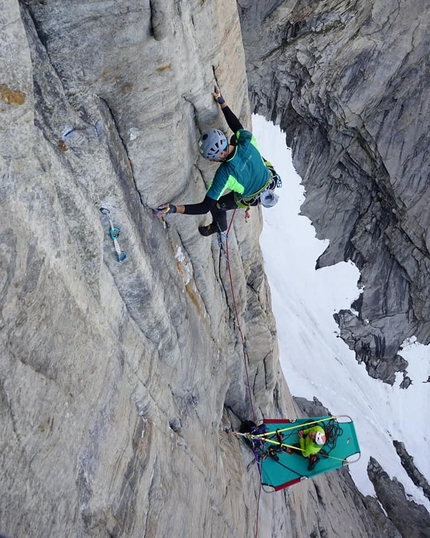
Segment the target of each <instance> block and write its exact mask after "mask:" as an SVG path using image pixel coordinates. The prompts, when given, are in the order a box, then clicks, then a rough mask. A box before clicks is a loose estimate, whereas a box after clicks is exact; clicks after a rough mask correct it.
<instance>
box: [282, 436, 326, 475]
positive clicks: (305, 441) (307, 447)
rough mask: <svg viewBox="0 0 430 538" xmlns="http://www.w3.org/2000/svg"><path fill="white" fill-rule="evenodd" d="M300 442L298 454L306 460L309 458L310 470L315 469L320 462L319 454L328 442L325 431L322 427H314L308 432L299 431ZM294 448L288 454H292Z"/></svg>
mask: <svg viewBox="0 0 430 538" xmlns="http://www.w3.org/2000/svg"><path fill="white" fill-rule="evenodd" d="M298 437H299V442H298V443H297V445H293V446H294V447H297V450H296V452H299V453H300V454H301V455H302V456H303V457H304V458H309V467H308V469H309V470H312V469H313V467H315V464H316V463H317V461H318V458H317V454H318V453H319V452H320V451H321V449H322V447H323V446H324V444H325V442H326V436H325V431H324V429H323V428H322V427H321V426H314V427H313V428H308V429H307V430H299V432H298ZM293 451H294V448H289V449H288V450H287V452H288V453H289V454H292V453H293Z"/></svg>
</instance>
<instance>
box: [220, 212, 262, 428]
mask: <svg viewBox="0 0 430 538" xmlns="http://www.w3.org/2000/svg"><path fill="white" fill-rule="evenodd" d="M235 215H236V209H235V210H234V211H233V216H232V217H231V221H230V224H229V226H228V229H227V232H226V235H225V255H226V258H227V268H228V276H229V279H230V289H231V296H232V299H233V309H234V315H235V317H236V323H237V328H238V330H239V334H240V338H241V340H242V348H243V362H244V364H245V373H246V384H247V386H248V393H249V401H250V404H251V410H252V416H253V417H254V422H256V421H257V415H256V413H255V409H254V403H253V400H252V391H251V384H250V381H249V373H248V360H249V358H248V351H247V349H246V341H245V336H244V335H243V331H242V327H241V325H240V320H239V314H238V311H237V303H236V296H235V294H234V286H233V277H232V274H231V266H230V257H229V252H228V235H229V233H230V230H231V227H232V225H233V220H234V217H235Z"/></svg>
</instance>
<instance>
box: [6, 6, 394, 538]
mask: <svg viewBox="0 0 430 538" xmlns="http://www.w3.org/2000/svg"><path fill="white" fill-rule="evenodd" d="M0 36H1V37H0V39H1V43H2V46H1V47H0V72H1V73H2V75H1V76H2V80H1V81H0V82H1V87H0V96H1V99H0V117H1V122H0V174H1V177H0V205H1V207H0V209H1V211H0V224H1V229H2V234H1V235H0V252H1V258H0V349H1V360H0V431H1V438H0V443H1V446H0V448H1V450H0V461H1V473H0V532H2V533H4V534H5V535H6V536H9V537H14V538H21V537H26V538H39V537H41V536H52V537H61V538H76V537H87V536H88V537H94V538H99V537H103V538H105V537H106V538H107V537H110V538H112V537H115V538H119V537H130V538H133V537H136V538H137V537H140V538H141V537H142V536H145V537H148V538H149V537H151V538H153V537H160V538H161V537H163V538H164V537H167V536H172V537H173V536H174V537H184V538H201V536H214V537H215V536H216V537H225V538H227V537H231V536H254V534H255V532H254V531H255V526H256V520H257V499H258V496H259V477H258V472H257V469H256V466H255V465H254V464H253V456H252V454H251V453H250V452H249V451H248V449H247V448H246V447H245V446H244V445H242V444H241V443H240V442H239V441H238V440H237V439H236V438H235V437H234V436H232V435H231V434H228V433H226V431H225V429H226V428H230V427H231V426H233V427H235V428H237V427H238V426H239V423H240V419H243V418H253V417H252V415H253V410H252V409H254V410H255V414H256V415H257V417H256V418H257V419H261V418H262V416H270V415H274V414H276V415H285V416H290V417H292V416H295V415H296V414H297V409H296V408H295V406H294V404H293V402H292V401H291V398H290V397H289V392H288V389H287V387H286V385H285V382H284V380H283V378H282V376H281V374H280V368H279V363H278V355H277V347H276V329H275V322H274V319H273V316H272V313H271V304H270V290H269V288H268V285H267V281H266V277H265V274H264V265H263V260H262V256H261V252H260V249H259V245H258V237H259V233H260V231H261V216H260V214H259V212H258V210H256V209H252V210H251V220H250V222H249V223H247V224H245V222H244V220H243V215H242V214H238V215H237V216H236V218H235V221H234V225H233V227H232V230H231V233H230V238H229V244H230V250H229V262H230V265H231V271H232V275H233V285H234V291H235V297H236V302H237V309H238V316H236V312H234V309H233V306H232V305H233V302H232V284H231V282H230V280H229V277H228V272H227V265H226V263H227V262H226V256H225V253H224V252H223V251H221V250H220V248H219V246H218V244H217V241H216V239H215V238H211V239H206V238H202V237H201V236H200V235H199V234H198V232H197V225H198V224H200V223H201V222H202V221H203V220H204V218H205V217H190V216H183V217H182V216H179V215H178V216H175V217H171V218H168V223H166V224H164V225H163V223H161V222H159V221H158V220H157V219H154V218H153V216H152V211H151V207H154V206H156V205H158V204H160V203H163V202H166V201H173V202H198V201H200V200H201V199H202V197H203V195H204V192H205V190H206V187H207V185H208V184H209V182H210V181H211V178H212V175H213V173H214V167H213V165H210V164H208V163H203V162H201V160H200V159H198V158H197V152H196V140H197V138H198V136H199V133H200V132H201V130H202V129H204V128H207V127H210V126H217V127H225V124H224V123H223V121H222V119H221V117H220V115H219V110H218V107H217V105H215V103H214V102H213V99H212V97H211V94H210V92H211V90H212V85H213V81H214V77H215V78H216V79H217V80H218V82H219V83H220V85H221V87H222V88H223V92H224V94H225V97H226V98H227V100H228V102H229V103H230V104H231V106H232V109H233V110H235V111H236V112H237V113H238V114H239V115H240V116H241V118H242V119H243V121H244V122H245V123H248V124H249V104H248V100H247V95H246V76H245V61H244V53H243V48H242V42H241V33H240V26H239V19H238V15H237V13H236V11H235V10H234V9H232V5H231V2H230V1H229V0H221V1H217V2H213V1H209V0H206V1H203V0H189V1H182V2H175V3H167V2H161V1H159V0H151V1H149V0H146V1H145V0H144V1H141V0H139V1H138V0H135V1H133V0H128V1H124V2H114V1H106V2H100V1H95V0H93V1H91V0H87V1H80V2H76V1H72V0H67V1H65V0H40V1H36V0H25V1H24V0H23V1H22V2H18V1H17V0H0ZM100 207H105V208H108V209H109V210H110V217H111V219H112V223H113V225H114V226H116V227H118V228H120V235H119V237H118V243H119V245H120V249H121V250H123V251H125V252H126V254H127V259H126V261H125V262H123V263H122V264H119V263H118V262H117V261H116V253H115V249H114V243H113V242H112V240H111V238H110V237H109V234H108V229H109V227H110V225H111V224H110V221H109V219H108V217H107V216H106V215H103V214H101V213H100V211H99V209H100ZM238 319H239V320H240V322H241V328H242V330H243V332H244V334H245V336H246V344H247V350H248V357H247V361H248V362H247V369H248V373H249V379H250V389H251V394H252V400H253V407H251V403H250V397H249V390H248V387H247V383H246V372H245V367H244V357H243V355H244V353H243V346H242V342H241V340H240V338H239V334H238V327H237V321H238ZM359 499H361V496H360V495H359V494H358V492H357V491H356V489H355V487H354V485H353V484H352V483H351V481H350V479H349V478H348V476H346V477H345V475H342V474H340V475H339V474H336V473H334V474H332V475H330V477H327V478H326V477H321V478H319V479H318V480H317V481H315V482H312V483H309V484H305V483H304V484H301V485H300V486H298V487H297V488H295V489H294V490H291V491H286V492H284V493H282V494H280V495H278V496H270V497H267V496H266V497H265V498H264V499H263V500H262V505H261V513H260V528H261V529H263V531H264V533H266V535H270V536H271V537H278V536H279V537H280V536H285V534H289V535H294V536H297V537H302V536H303V537H304V536H310V535H312V536H353V537H366V536H372V537H376V538H377V537H379V536H385V535H384V534H383V533H382V531H381V530H380V529H381V528H383V526H381V524H380V522H379V521H378V522H377V523H375V519H374V517H373V515H372V513H371V512H368V511H367V510H366V506H365V505H364V504H363V503H362V502H361V501H359ZM378 517H379V516H378ZM351 529H353V530H352V531H351ZM263 531H262V533H261V535H262V536H264V534H263ZM351 532H352V534H351Z"/></svg>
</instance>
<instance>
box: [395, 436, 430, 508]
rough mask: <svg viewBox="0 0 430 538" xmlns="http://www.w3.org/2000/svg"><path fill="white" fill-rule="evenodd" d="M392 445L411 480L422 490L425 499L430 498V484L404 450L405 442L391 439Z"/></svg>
mask: <svg viewBox="0 0 430 538" xmlns="http://www.w3.org/2000/svg"><path fill="white" fill-rule="evenodd" d="M393 445H394V447H395V448H396V451H397V454H398V455H399V458H400V461H401V462H402V465H403V467H404V469H405V471H406V472H407V473H408V475H409V477H410V479H411V480H412V482H413V483H414V484H415V485H416V486H418V487H419V488H421V489H422V490H423V493H424V495H425V496H426V497H427V499H430V484H429V483H428V481H427V480H426V477H425V476H424V475H423V474H422V473H421V472H420V470H419V469H418V468H417V466H416V465H415V463H414V458H413V457H412V456H411V455H410V454H409V452H408V451H407V450H406V447H405V444H404V443H401V442H399V441H393Z"/></svg>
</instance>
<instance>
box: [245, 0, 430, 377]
mask: <svg viewBox="0 0 430 538" xmlns="http://www.w3.org/2000/svg"><path fill="white" fill-rule="evenodd" d="M238 4H239V9H240V13H241V18H242V29H243V35H244V43H245V50H246V54H247V66H248V78H249V87H250V93H251V97H252V104H253V108H254V110H255V111H258V112H260V113H264V114H265V115H266V116H267V117H268V118H270V119H272V120H273V121H275V123H277V124H279V125H280V126H281V128H282V129H284V130H285V132H286V139H287V144H288V145H289V146H291V148H292V152H293V160H294V163H295V166H296V168H297V171H298V173H299V174H300V176H301V177H302V178H303V184H304V186H305V189H306V201H305V203H304V205H303V207H302V212H303V214H305V215H307V216H308V217H309V218H310V219H311V220H312V222H313V224H314V226H315V228H316V231H317V237H318V238H321V239H322V238H328V239H330V245H329V247H328V248H327V250H326V251H325V252H324V253H323V254H322V255H321V256H320V258H319V260H318V262H317V267H324V266H327V265H331V264H334V263H336V262H339V261H342V260H352V261H353V262H354V263H355V264H356V265H357V266H358V268H359V269H360V271H361V286H362V287H363V290H362V294H361V297H360V299H359V300H358V301H357V302H356V304H355V305H354V306H355V308H356V309H357V310H358V315H356V314H354V313H352V312H349V311H342V312H339V314H338V316H337V321H338V323H339V326H340V329H341V336H342V338H343V339H344V340H345V341H346V342H347V344H348V345H349V347H350V348H351V349H353V350H354V351H355V353H356V356H357V360H359V361H360V362H361V361H362V362H364V363H365V364H366V368H367V370H368V372H369V374H370V375H371V376H373V377H377V378H380V379H383V380H384V381H386V382H388V383H393V382H394V379H395V373H396V372H404V371H405V369H406V367H407V363H406V361H405V360H404V359H402V357H401V356H400V355H399V354H398V352H399V349H400V346H401V344H402V342H403V341H404V340H405V339H406V338H408V337H410V336H412V335H416V337H417V338H418V340H419V341H420V342H422V343H426V344H427V343H429V342H430V315H429V314H430V296H429V290H430V287H429V286H428V282H429V272H430V256H429V252H430V236H429V233H428V230H429V224H430V213H429V210H428V200H429V195H430V191H429V189H430V183H429V179H428V175H429V166H430V162H429V153H428V151H427V148H428V145H429V136H430V135H429V132H430V129H429V117H430V114H429V106H430V101H429V99H428V92H427V86H428V72H429V58H430V40H429V33H428V30H427V29H428V25H429V22H430V6H429V4H428V2H426V1H425V0H419V1H417V2H413V4H411V3H410V2H405V1H400V2H399V1H397V0H374V1H372V2H354V1H350V0H344V1H341V2H330V1H327V2H314V1H310V0H308V1H306V0H303V1H299V2H290V1H274V0H262V1H260V2H258V3H256V2H252V1H250V0H239V1H238Z"/></svg>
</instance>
